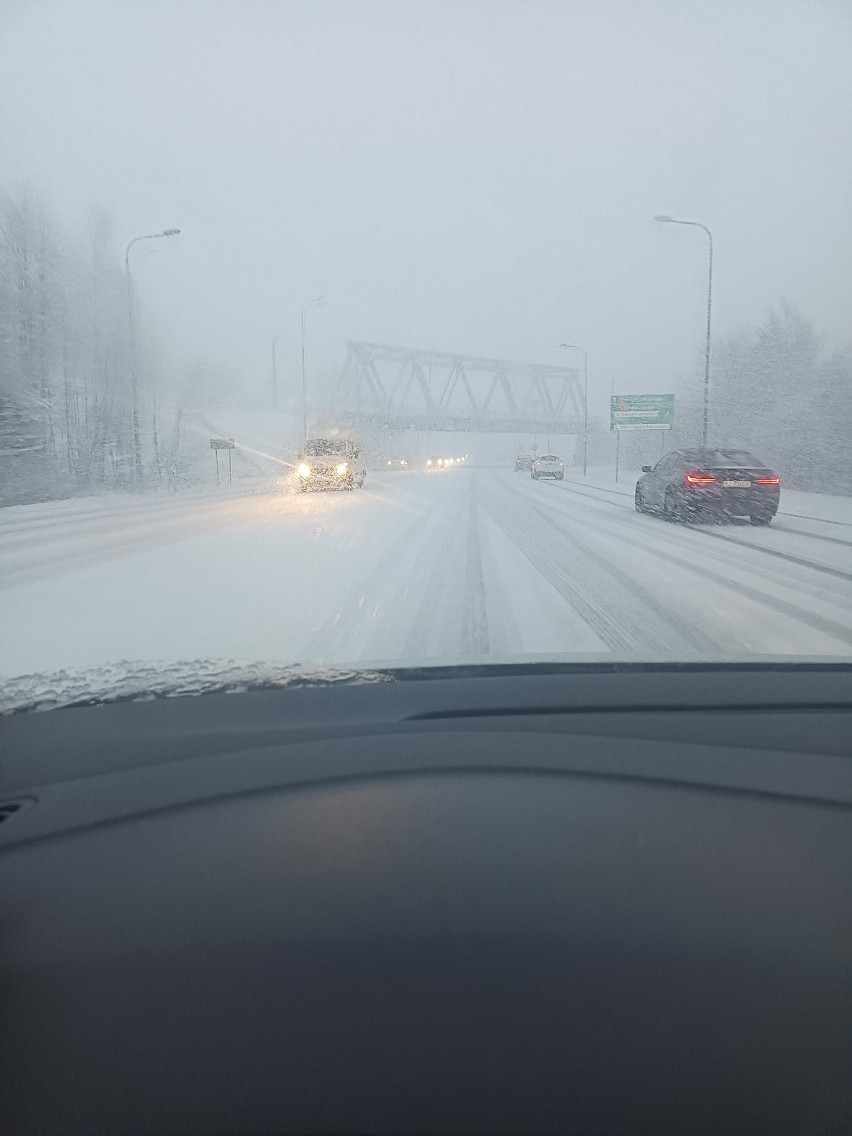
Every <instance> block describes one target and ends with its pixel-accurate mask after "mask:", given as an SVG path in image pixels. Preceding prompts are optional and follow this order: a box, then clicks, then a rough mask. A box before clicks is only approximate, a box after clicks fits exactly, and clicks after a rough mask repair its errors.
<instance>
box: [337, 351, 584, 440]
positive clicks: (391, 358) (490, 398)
mask: <svg viewBox="0 0 852 1136" xmlns="http://www.w3.org/2000/svg"><path fill="white" fill-rule="evenodd" d="M347 346H348V350H347V354H346V361H345V362H344V364H343V367H342V369H341V372H340V375H339V377H338V380H337V385H336V388H335V394H334V405H335V408H336V410H337V412H338V414H341V415H344V416H345V417H347V418H349V419H350V420H354V419H369V420H370V421H373V422H376V421H385V422H387V423H388V428H391V429H406V428H415V429H422V430H470V431H476V432H495V431H498V432H505V433H542V432H544V431H550V433H565V434H575V433H578V432H579V428H580V427H579V422H580V419H581V418H582V405H583V404H582V386H581V382H580V373H579V371H578V370H576V369H575V368H571V367H557V366H548V365H544V364H539V363H517V362H509V361H506V360H501V359H490V358H484V357H479V356H473V355H459V354H452V353H450V352H446V351H424V350H415V349H412V348H408V347H398V346H393V345H390V344H385V343H364V342H359V341H356V340H350V341H349V343H348V345H347ZM572 412H573V413H572ZM391 424H393V425H391Z"/></svg>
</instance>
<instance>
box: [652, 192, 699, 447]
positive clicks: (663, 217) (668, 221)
mask: <svg viewBox="0 0 852 1136" xmlns="http://www.w3.org/2000/svg"><path fill="white" fill-rule="evenodd" d="M654 220H655V221H661V222H662V223H663V224H665V225H691V226H692V227H693V228H695V229H703V230H704V232H705V233H706V234H707V240H708V241H709V242H710V255H709V257H708V259H707V340H706V343H705V347H704V415H703V418H702V425H701V448H702V449H705V450H706V449H707V424H708V421H709V417H710V313H711V309H712V304H713V234H712V233H711V232H710V230H709V229H708V228H707V226H706V225H702V224H701V222H700V221H681V220H679V219H678V218H677V217H669V216H668V215H667V214H665V213H661V214H659V216H657V217H655V218H654Z"/></svg>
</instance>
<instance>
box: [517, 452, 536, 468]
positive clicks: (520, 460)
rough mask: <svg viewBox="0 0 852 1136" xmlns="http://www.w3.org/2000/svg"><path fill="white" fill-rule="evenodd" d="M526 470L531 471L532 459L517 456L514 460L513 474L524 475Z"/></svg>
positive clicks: (522, 455)
mask: <svg viewBox="0 0 852 1136" xmlns="http://www.w3.org/2000/svg"><path fill="white" fill-rule="evenodd" d="M528 469H532V458H531V457H528V456H526V455H524V454H518V456H517V457H516V458H515V473H526V471H527V470H528Z"/></svg>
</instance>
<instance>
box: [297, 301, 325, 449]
mask: <svg viewBox="0 0 852 1136" xmlns="http://www.w3.org/2000/svg"><path fill="white" fill-rule="evenodd" d="M324 303H325V296H317V297H316V299H315V300H308V301H307V303H305V304H302V428H303V433H304V435H305V438H304V440H305V442H307V440H308V393H307V386H306V384H305V312H306V311H307V310H308V308H313V307H321V306H322V305H323V304H324Z"/></svg>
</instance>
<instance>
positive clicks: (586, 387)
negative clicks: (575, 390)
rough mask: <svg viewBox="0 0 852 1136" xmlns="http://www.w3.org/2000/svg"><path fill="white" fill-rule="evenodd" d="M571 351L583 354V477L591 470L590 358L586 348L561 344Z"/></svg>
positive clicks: (573, 344)
mask: <svg viewBox="0 0 852 1136" xmlns="http://www.w3.org/2000/svg"><path fill="white" fill-rule="evenodd" d="M559 346H560V347H567V348H568V349H569V350H571V351H582V352H583V477H585V476H586V472H587V470H588V468H589V357H588V355H587V354H586V349H585V347H580V346H579V345H578V344H576V343H560V344H559Z"/></svg>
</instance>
